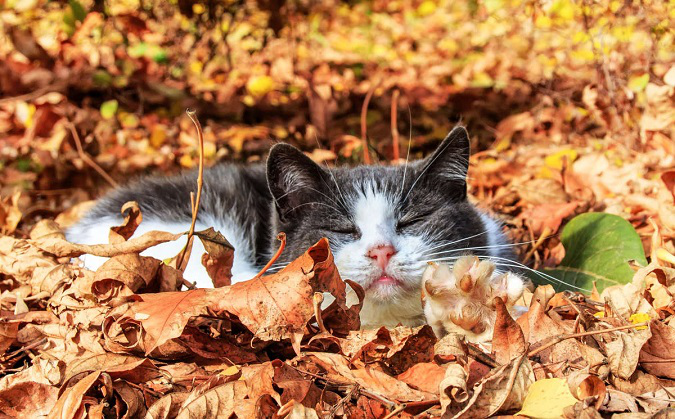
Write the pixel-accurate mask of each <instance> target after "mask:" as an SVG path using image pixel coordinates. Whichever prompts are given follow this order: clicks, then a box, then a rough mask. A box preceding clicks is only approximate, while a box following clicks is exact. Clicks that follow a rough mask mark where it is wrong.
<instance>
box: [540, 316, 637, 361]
mask: <svg viewBox="0 0 675 419" xmlns="http://www.w3.org/2000/svg"><path fill="white" fill-rule="evenodd" d="M648 324H649V323H647V322H643V323H637V324H629V325H626V326H618V327H612V328H610V329H602V330H590V331H588V332H580V333H570V334H567V335H560V336H553V337H552V339H551V342H549V343H547V344H545V345H542V346H540V347H538V348H537V349H533V350H531V351H530V352H529V353H528V354H527V356H528V357H532V356H535V355H536V354H538V353H539V352H541V351H543V350H546V349H548V348H550V347H551V346H554V345H557V344H558V343H560V342H562V341H564V340H567V339H574V338H581V337H584V336H592V335H600V334H602V333H608V332H618V331H619V330H627V329H635V328H636V327H642V326H647V325H648Z"/></svg>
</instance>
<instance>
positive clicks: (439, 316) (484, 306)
mask: <svg viewBox="0 0 675 419" xmlns="http://www.w3.org/2000/svg"><path fill="white" fill-rule="evenodd" d="M526 283H527V280H525V279H523V278H521V277H520V276H518V275H516V274H514V273H511V272H498V271H496V270H495V264H494V263H492V262H491V261H490V260H480V259H478V258H477V257H476V256H462V257H461V258H459V259H458V260H457V261H456V262H455V264H454V265H453V266H452V267H450V266H448V265H445V264H435V263H430V264H429V266H428V267H427V269H426V270H425V271H424V274H423V275H422V299H423V304H424V315H425V316H426V320H427V323H428V324H429V325H431V327H432V328H433V329H434V332H435V333H436V335H437V336H438V337H439V338H440V337H443V336H444V335H446V334H447V333H449V332H456V333H461V334H463V335H466V338H467V340H468V341H470V342H476V343H482V342H487V341H490V340H491V339H492V331H493V328H494V324H495V318H496V309H495V305H494V299H495V298H497V297H499V298H501V299H502V300H503V301H504V302H505V303H506V307H507V308H508V310H509V312H510V313H511V315H512V316H514V317H517V316H518V315H519V314H522V312H523V310H522V307H519V306H515V305H514V304H515V302H516V301H517V300H518V299H519V298H520V297H521V296H522V295H523V291H524V290H525V287H526Z"/></svg>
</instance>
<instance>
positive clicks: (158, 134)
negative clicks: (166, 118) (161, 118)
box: [150, 124, 166, 148]
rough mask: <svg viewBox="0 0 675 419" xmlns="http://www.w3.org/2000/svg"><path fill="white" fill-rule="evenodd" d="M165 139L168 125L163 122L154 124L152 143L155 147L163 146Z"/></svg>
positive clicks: (151, 135) (151, 133) (151, 136)
mask: <svg viewBox="0 0 675 419" xmlns="http://www.w3.org/2000/svg"><path fill="white" fill-rule="evenodd" d="M165 140H166V127H165V126H164V125H161V124H156V125H155V126H153V127H152V131H151V132H150V144H151V145H152V146H153V147H154V148H159V147H161V145H162V144H164V141H165Z"/></svg>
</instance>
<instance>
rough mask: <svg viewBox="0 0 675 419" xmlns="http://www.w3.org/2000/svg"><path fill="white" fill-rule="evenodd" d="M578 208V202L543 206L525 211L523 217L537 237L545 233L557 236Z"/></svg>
mask: <svg viewBox="0 0 675 419" xmlns="http://www.w3.org/2000/svg"><path fill="white" fill-rule="evenodd" d="M578 206H579V202H578V201H573V202H569V203H564V204H541V205H537V206H536V207H534V208H532V209H529V210H527V211H524V212H523V213H522V215H521V217H523V219H524V220H525V222H526V223H527V224H528V226H529V227H530V229H531V230H532V233H533V234H534V235H535V236H536V237H539V236H541V235H542V234H544V232H548V233H547V234H555V233H556V232H557V231H558V229H559V228H560V224H562V221H563V220H564V219H565V218H567V217H569V216H571V215H573V214H574V210H575V209H576V208H577V207H578Z"/></svg>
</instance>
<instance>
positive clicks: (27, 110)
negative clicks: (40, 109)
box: [15, 102, 36, 128]
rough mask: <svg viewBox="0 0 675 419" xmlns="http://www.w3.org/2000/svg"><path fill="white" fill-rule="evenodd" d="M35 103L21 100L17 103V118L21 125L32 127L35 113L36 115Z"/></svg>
mask: <svg viewBox="0 0 675 419" xmlns="http://www.w3.org/2000/svg"><path fill="white" fill-rule="evenodd" d="M35 109H36V108H35V105H33V104H32V103H27V102H19V103H17V104H16V111H15V115H16V119H18V120H19V122H20V123H21V125H23V126H24V127H26V128H30V127H31V126H32V125H33V115H35Z"/></svg>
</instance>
